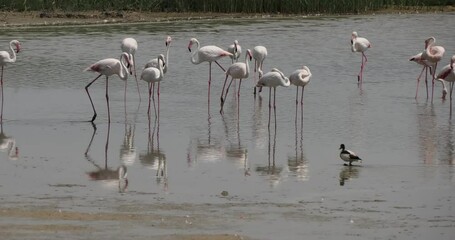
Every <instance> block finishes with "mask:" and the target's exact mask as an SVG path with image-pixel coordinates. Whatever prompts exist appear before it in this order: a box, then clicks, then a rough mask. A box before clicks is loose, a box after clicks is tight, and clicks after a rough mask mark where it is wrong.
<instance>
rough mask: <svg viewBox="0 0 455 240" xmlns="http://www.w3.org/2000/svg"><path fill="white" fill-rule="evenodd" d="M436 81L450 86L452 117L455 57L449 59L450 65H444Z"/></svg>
mask: <svg viewBox="0 0 455 240" xmlns="http://www.w3.org/2000/svg"><path fill="white" fill-rule="evenodd" d="M437 80H440V81H441V82H443V83H444V81H446V82H448V83H449V84H450V95H449V96H450V115H452V92H453V85H454V82H455V55H453V56H452V58H451V59H450V64H447V65H445V66H444V67H443V68H442V70H441V72H440V73H439V74H438V76H437Z"/></svg>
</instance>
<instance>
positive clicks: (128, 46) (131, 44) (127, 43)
mask: <svg viewBox="0 0 455 240" xmlns="http://www.w3.org/2000/svg"><path fill="white" fill-rule="evenodd" d="M120 48H121V49H122V52H126V53H128V54H129V55H130V59H132V60H130V62H132V64H131V66H128V67H129V68H133V69H134V78H135V79H136V86H137V93H138V94H139V101H140V100H141V92H140V91H139V83H138V81H137V73H136V59H135V57H134V56H135V55H136V51H137V41H136V39H134V38H125V39H123V40H122V44H121V46H120ZM131 71H132V70H130V72H131ZM126 86H127V85H126V84H125V94H126Z"/></svg>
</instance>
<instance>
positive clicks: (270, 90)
mask: <svg viewBox="0 0 455 240" xmlns="http://www.w3.org/2000/svg"><path fill="white" fill-rule="evenodd" d="M271 109H272V88H271V87H270V89H269V124H268V125H267V127H268V128H269V131H270V111H271Z"/></svg>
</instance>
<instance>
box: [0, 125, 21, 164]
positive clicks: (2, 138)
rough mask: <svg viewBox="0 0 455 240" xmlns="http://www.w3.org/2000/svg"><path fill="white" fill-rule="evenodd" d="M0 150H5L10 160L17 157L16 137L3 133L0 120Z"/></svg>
mask: <svg viewBox="0 0 455 240" xmlns="http://www.w3.org/2000/svg"><path fill="white" fill-rule="evenodd" d="M0 151H1V152H7V153H8V158H9V159H10V160H18V159H19V148H18V147H17V146H16V139H14V138H13V137H10V136H7V135H6V134H5V132H4V131H3V121H0Z"/></svg>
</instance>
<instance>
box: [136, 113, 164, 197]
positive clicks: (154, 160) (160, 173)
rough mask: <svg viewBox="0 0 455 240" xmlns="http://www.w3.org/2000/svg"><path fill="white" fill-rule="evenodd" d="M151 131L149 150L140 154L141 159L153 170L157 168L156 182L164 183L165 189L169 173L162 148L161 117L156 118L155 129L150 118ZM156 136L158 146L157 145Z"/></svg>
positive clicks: (149, 134) (148, 143)
mask: <svg viewBox="0 0 455 240" xmlns="http://www.w3.org/2000/svg"><path fill="white" fill-rule="evenodd" d="M148 124H149V132H148V142H147V152H146V153H145V154H139V160H140V161H141V163H142V164H143V165H144V166H147V167H149V168H151V169H153V170H156V182H157V183H158V184H163V188H164V190H165V191H167V190H168V188H169V186H168V175H167V162H166V154H165V152H164V151H163V150H162V149H160V121H159V118H155V120H154V124H153V129H152V127H151V118H150V115H149V118H148ZM155 138H156V146H155Z"/></svg>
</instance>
